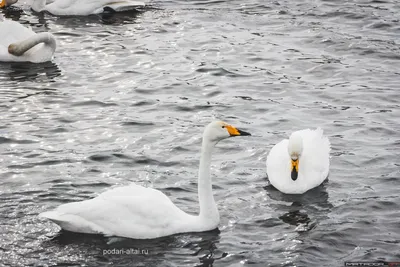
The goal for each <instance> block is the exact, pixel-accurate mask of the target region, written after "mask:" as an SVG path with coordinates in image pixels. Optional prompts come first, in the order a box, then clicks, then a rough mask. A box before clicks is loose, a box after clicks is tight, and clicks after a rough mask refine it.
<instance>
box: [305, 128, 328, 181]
mask: <svg viewBox="0 0 400 267" xmlns="http://www.w3.org/2000/svg"><path fill="white" fill-rule="evenodd" d="M299 132H300V133H301V135H302V138H303V147H304V148H303V155H302V160H303V165H304V169H303V174H304V175H305V176H306V177H305V178H306V179H307V180H308V181H309V182H310V186H313V185H314V187H315V186H318V185H320V184H321V183H322V182H323V181H324V180H325V179H326V177H327V176H328V173H329V153H330V150H331V145H330V142H329V139H328V137H326V136H324V132H323V130H322V129H321V128H317V129H316V130H310V129H306V130H302V131H299Z"/></svg>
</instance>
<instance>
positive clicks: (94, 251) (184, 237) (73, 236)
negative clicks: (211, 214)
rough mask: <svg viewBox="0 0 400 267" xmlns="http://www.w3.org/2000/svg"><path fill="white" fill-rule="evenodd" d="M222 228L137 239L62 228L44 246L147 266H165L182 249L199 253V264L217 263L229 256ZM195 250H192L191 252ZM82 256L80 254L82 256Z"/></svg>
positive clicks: (186, 251) (197, 254)
mask: <svg viewBox="0 0 400 267" xmlns="http://www.w3.org/2000/svg"><path fill="white" fill-rule="evenodd" d="M220 238H221V237H220V231H219V230H218V229H215V230H213V231H208V232H202V233H187V234H178V235H173V236H167V237H162V238H157V239H149V240H146V239H145V240H137V239H128V238H121V237H103V236H101V235H91V234H79V233H73V232H68V231H64V230H61V231H60V232H59V233H57V234H56V235H55V236H54V237H52V238H50V239H48V240H46V241H43V242H42V246H43V247H45V248H46V247H48V248H53V249H54V248H55V249H56V250H63V249H64V248H65V247H69V248H74V247H75V248H78V247H79V249H80V251H84V252H88V253H90V254H91V255H90V256H93V257H96V258H97V259H101V260H102V261H105V262H113V263H115V264H116V263H123V264H124V266H125V265H126V264H128V263H131V264H133V263H136V262H138V261H145V262H146V266H164V265H163V262H165V261H166V259H165V256H166V255H168V254H171V253H172V254H173V253H176V250H179V251H180V254H182V255H188V254H190V256H196V257H197V258H198V259H199V262H200V263H199V264H198V265H196V266H199V267H200V266H203V267H206V266H213V264H214V263H215V261H216V260H219V259H223V258H225V257H226V256H227V255H228V253H226V252H222V251H220V250H218V247H217V245H218V243H219V240H220ZM188 251H192V252H188ZM78 256H79V255H78Z"/></svg>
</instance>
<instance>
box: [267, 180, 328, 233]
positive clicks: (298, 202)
mask: <svg viewBox="0 0 400 267" xmlns="http://www.w3.org/2000/svg"><path fill="white" fill-rule="evenodd" d="M326 184H327V181H325V182H324V183H323V184H322V185H320V186H318V187H316V188H313V189H311V190H309V191H307V192H306V193H304V194H300V195H295V194H283V193H282V192H280V191H279V190H277V189H276V188H274V187H273V186H272V185H268V186H265V187H264V189H265V190H266V191H267V194H268V196H269V197H270V198H271V199H273V200H275V201H276V202H277V203H274V204H272V205H271V206H273V207H275V209H276V210H277V211H278V210H279V211H286V213H284V214H283V215H281V216H279V219H281V220H282V221H283V222H285V223H287V224H290V225H293V226H299V225H301V226H302V228H298V229H299V230H300V231H309V230H311V229H312V228H313V227H314V226H315V225H316V224H317V220H318V221H319V220H321V219H322V218H326V216H327V214H328V213H329V212H330V210H331V209H332V208H333V205H332V204H331V203H330V202H329V200H328V199H329V194H328V192H327V191H326ZM287 203H291V204H290V205H287ZM309 213H310V214H313V218H310V217H309V215H308V214H309Z"/></svg>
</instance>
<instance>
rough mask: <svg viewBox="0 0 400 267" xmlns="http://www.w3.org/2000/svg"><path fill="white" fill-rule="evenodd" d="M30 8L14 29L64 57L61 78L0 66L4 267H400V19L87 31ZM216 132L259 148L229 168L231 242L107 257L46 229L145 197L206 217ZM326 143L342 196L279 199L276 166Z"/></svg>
mask: <svg viewBox="0 0 400 267" xmlns="http://www.w3.org/2000/svg"><path fill="white" fill-rule="evenodd" d="M21 2H22V1H21ZM22 8H23V10H22V11H21V12H18V11H14V12H10V11H8V12H6V11H2V13H3V14H4V15H5V16H7V17H11V18H13V19H16V20H19V21H20V22H21V23H23V24H26V25H30V26H31V27H32V28H33V29H34V31H36V32H41V31H49V32H51V33H53V34H54V35H55V36H56V38H57V42H58V48H57V51H56V53H55V58H54V60H53V61H52V62H49V63H45V64H37V65H34V64H10V63H2V64H0V118H1V121H0V224H1V227H0V265H1V266H43V265H47V266H107V265H108V266H211V265H213V266H242V265H244V266H343V263H344V261H349V260H365V261H367V260H388V261H395V260H397V261H400V212H399V210H400V197H399V188H400V179H399V178H400V163H399V162H400V161H399V158H400V152H399V149H400V134H399V131H400V126H399V120H400V111H399V110H400V109H399V99H400V93H399V90H400V21H399V20H400V15H399V14H400V3H399V2H398V1H395V0H391V1H390V0H387V1H384V0H380V1H376V0H374V1H369V0H350V1H333V0H331V1H330V0H324V1H322V0H315V1H301V0H293V1H289V0H286V1H262V0H249V1H235V0H231V1H222V0H221V1H183V0H181V1H155V2H152V6H151V7H149V8H147V9H145V10H141V11H139V12H134V13H125V14H119V15H112V14H111V15H110V14H109V15H104V16H90V17H83V18H82V17H67V18H57V17H53V16H51V15H48V14H33V13H32V12H31V11H30V9H29V6H28V5H26V4H24V5H22ZM214 118H219V119H222V120H225V121H227V122H229V123H232V124H233V125H235V126H237V127H241V128H243V129H244V130H248V131H250V132H251V133H252V134H253V136H252V137H249V138H245V137H243V138H235V139H230V140H226V141H223V142H221V143H220V144H219V145H218V148H217V149H216V153H215V155H214V157H213V164H212V175H213V180H214V192H215V198H216V200H217V203H218V207H219V211H220V215H221V224H220V227H219V231H213V232H208V233H199V234H190V233H189V234H180V235H176V236H172V237H166V238H161V239H158V240H148V241H141V240H127V239H106V238H103V237H100V236H90V235H75V234H70V233H60V232H59V229H58V227H57V226H56V225H54V224H52V223H50V222H48V221H45V220H42V219H39V218H38V217H37V215H38V213H40V212H42V211H45V210H49V209H52V208H54V207H56V206H57V205H59V204H62V203H67V202H71V201H79V200H84V199H88V198H91V197H94V196H96V195H97V194H98V193H100V192H102V191H104V190H106V189H107V188H110V187H112V186H116V185H127V184H129V183H130V182H136V183H138V184H141V185H146V186H151V187H155V188H157V189H160V190H162V191H163V192H165V193H166V194H168V195H169V196H170V197H171V198H172V200H173V201H174V202H175V203H177V205H178V206H179V207H181V208H182V209H183V210H185V211H190V212H196V211H197V208H198V206H197V205H198V204H197V168H198V160H199V149H200V143H201V134H202V131H203V127H204V125H206V124H207V123H209V122H210V121H211V120H213V119H214ZM317 126H320V127H322V128H323V129H324V130H325V133H326V135H328V136H329V138H330V140H331V143H332V158H331V171H330V176H329V181H327V182H326V183H325V184H324V185H323V186H321V187H319V188H316V189H314V190H312V191H310V192H308V193H306V194H304V195H301V196H290V195H283V194H281V193H280V192H278V191H276V190H274V189H273V188H272V187H271V186H270V185H269V183H268V180H267V178H266V171H265V160H266V156H267V154H268V151H269V150H270V149H271V147H272V146H273V145H274V144H275V143H277V142H278V141H280V140H281V139H282V138H285V137H287V136H288V135H289V134H290V132H292V131H294V130H299V129H303V128H308V127H311V128H315V127H317ZM115 248H118V249H121V248H122V249H138V250H140V253H141V255H139V254H138V251H134V252H133V254H131V255H115V254H114V255H111V254H109V253H108V252H109V251H110V250H112V249H115ZM142 250H143V251H142ZM103 252H104V253H103ZM145 252H147V253H145ZM110 253H111V252H110ZM103 254H104V255H103Z"/></svg>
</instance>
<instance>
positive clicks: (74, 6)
mask: <svg viewBox="0 0 400 267" xmlns="http://www.w3.org/2000/svg"><path fill="white" fill-rule="evenodd" d="M145 5H146V4H145V2H143V1H133V0H48V1H47V2H46V0H34V1H33V3H32V9H33V10H34V11H36V12H42V11H47V12H49V13H51V14H53V15H57V16H86V15H90V14H99V13H102V12H104V9H105V8H109V9H111V10H113V11H115V12H121V11H127V10H133V9H136V8H138V7H143V6H145Z"/></svg>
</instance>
